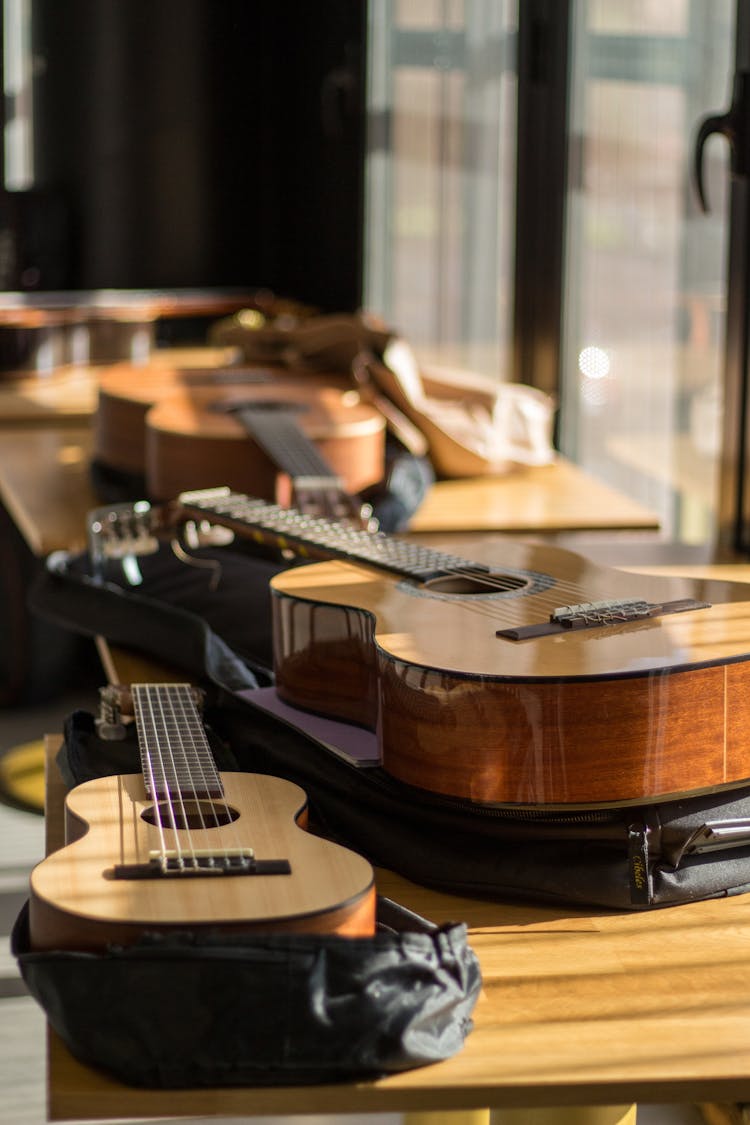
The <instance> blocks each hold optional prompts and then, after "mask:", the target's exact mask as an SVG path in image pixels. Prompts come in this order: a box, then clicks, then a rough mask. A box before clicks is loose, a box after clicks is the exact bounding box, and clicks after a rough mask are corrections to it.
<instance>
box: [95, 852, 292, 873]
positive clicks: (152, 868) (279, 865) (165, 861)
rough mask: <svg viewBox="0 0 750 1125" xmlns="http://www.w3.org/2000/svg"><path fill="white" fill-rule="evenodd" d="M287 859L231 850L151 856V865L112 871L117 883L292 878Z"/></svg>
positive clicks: (118, 866) (131, 865) (126, 865)
mask: <svg viewBox="0 0 750 1125" xmlns="http://www.w3.org/2000/svg"><path fill="white" fill-rule="evenodd" d="M291 871H292V869H291V866H290V864H289V861H288V860H287V859H256V858H255V855H254V853H253V850H252V848H231V849H227V850H222V851H219V852H212V851H210V850H206V851H203V850H201V851H191V852H190V853H189V854H188V855H183V854H180V853H178V852H176V851H167V852H151V854H150V855H149V859H148V862H147V863H118V864H115V866H114V867H113V868H112V874H113V877H114V878H115V879H170V878H179V879H183V878H190V877H195V876H202V875H213V876H221V875H290V874H291Z"/></svg>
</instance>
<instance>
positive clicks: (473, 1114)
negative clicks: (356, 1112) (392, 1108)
mask: <svg viewBox="0 0 750 1125" xmlns="http://www.w3.org/2000/svg"><path fill="white" fill-rule="evenodd" d="M637 1109H638V1107H637V1106H635V1105H630V1106H627V1105H599V1106H563V1107H553V1108H543V1109H493V1110H489V1109H465V1110H443V1111H436V1110H431V1111H428V1112H425V1113H405V1114H404V1117H403V1123H404V1125H636V1114H637Z"/></svg>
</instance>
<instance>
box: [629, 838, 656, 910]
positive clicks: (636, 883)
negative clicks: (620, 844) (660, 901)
mask: <svg viewBox="0 0 750 1125" xmlns="http://www.w3.org/2000/svg"><path fill="white" fill-rule="evenodd" d="M628 871H629V872H630V901H631V902H632V903H633V905H638V906H649V905H650V903H651V876H650V875H649V870H648V830H647V829H646V827H645V825H643V824H631V825H629V826H628Z"/></svg>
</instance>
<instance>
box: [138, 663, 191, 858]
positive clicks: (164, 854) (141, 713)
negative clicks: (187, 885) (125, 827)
mask: <svg viewBox="0 0 750 1125" xmlns="http://www.w3.org/2000/svg"><path fill="white" fill-rule="evenodd" d="M132 692H133V705H134V708H135V713H136V721H137V729H138V732H139V737H140V736H141V735H142V737H143V761H144V772H146V773H147V775H148V780H149V785H150V792H151V797H152V799H153V801H154V804H155V812H156V817H155V825H156V829H157V832H158V834H159V843H160V850H161V858H162V861H163V862H164V863H165V864H166V862H167V859H168V854H169V848H168V847H167V840H166V833H165V831H164V820H163V818H162V807H165V808H166V811H167V823H168V826H169V827H170V828H171V830H172V837H173V844H174V846H173V851H174V852H175V854H176V856H177V858H178V860H179V861H181V860H182V857H183V848H182V845H181V843H180V838H179V836H178V835H177V817H176V815H175V808H174V805H173V803H172V793H171V791H170V787H169V782H168V780H167V771H166V768H165V765H164V757H163V751H162V743H163V738H162V737H161V731H160V730H159V728H158V727H157V724H156V717H155V714H154V704H153V699H152V696H151V691H150V690H149V685H147V684H133V686H132ZM144 697H145V703H144ZM147 711H148V718H147ZM147 723H148V725H147ZM149 732H150V733H151V736H152V737H149ZM154 752H155V753H156V756H157V759H158V765H159V767H160V770H159V773H158V775H157V772H156V770H155V769H154ZM160 789H161V790H162V791H163V797H164V800H163V801H162V793H161V792H160ZM188 838H189V837H188Z"/></svg>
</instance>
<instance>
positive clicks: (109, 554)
mask: <svg viewBox="0 0 750 1125" xmlns="http://www.w3.org/2000/svg"><path fill="white" fill-rule="evenodd" d="M178 531H179V533H180V535H181V537H182V539H183V540H184V544H185V546H186V547H188V548H189V549H190V550H195V549H196V548H198V547H207V546H225V545H226V544H227V543H230V542H231V541H232V540H233V538H234V535H233V533H232V532H231V531H230V530H229V529H228V528H225V527H219V526H217V525H215V524H209V523H207V522H206V521H196V520H195V518H194V517H191V516H189V515H187V514H185V513H184V512H183V509H182V506H181V504H180V503H179V502H177V503H175V504H170V505H165V506H160V507H155V508H154V507H152V506H151V504H150V503H149V502H148V501H147V500H136V501H134V502H132V503H120V504H109V505H103V506H102V507H99V508H94V509H93V510H92V511H91V512H89V515H88V520H87V536H88V545H89V558H90V559H91V567H92V571H93V575H94V577H95V578H97V579H99V580H102V579H103V577H104V567H105V565H106V564H107V563H108V562H119V563H120V564H121V566H122V569H123V572H124V574H125V577H126V579H127V581H128V583H129V584H130V585H131V586H139V585H140V584H141V582H142V581H143V578H142V575H141V571H140V567H139V566H138V559H139V558H143V557H144V556H146V555H152V554H154V553H155V552H156V551H158V549H159V544H160V542H162V541H171V542H172V543H173V545H176V542H177V533H178ZM180 557H182V558H183V560H185V561H187V556H185V555H184V552H183V553H182V554H181V555H180Z"/></svg>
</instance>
